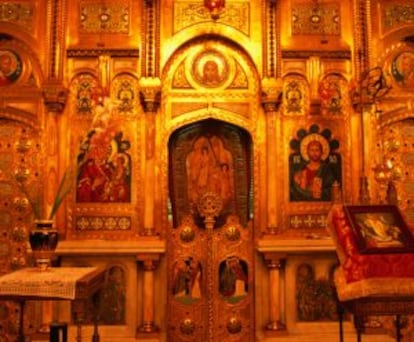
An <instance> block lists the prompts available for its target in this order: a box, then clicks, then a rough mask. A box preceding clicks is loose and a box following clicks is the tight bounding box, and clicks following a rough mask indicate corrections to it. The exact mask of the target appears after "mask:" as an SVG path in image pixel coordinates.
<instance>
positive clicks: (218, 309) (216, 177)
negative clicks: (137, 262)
mask: <svg viewBox="0 0 414 342" xmlns="http://www.w3.org/2000/svg"><path fill="white" fill-rule="evenodd" d="M249 148H250V144H249V139H248V137H247V135H246V134H245V133H244V132H243V131H240V130H238V129H237V128H235V127H234V126H231V125H225V124H223V123H220V124H219V123H218V122H216V121H207V122H202V123H199V124H196V125H193V126H192V127H190V128H186V129H183V130H182V131H181V132H177V133H176V134H175V135H174V136H173V137H172V139H171V142H170V156H171V157H170V172H171V178H170V179H171V188H170V192H171V202H172V208H173V218H174V224H173V228H172V229H171V231H170V232H169V234H168V235H169V236H168V251H167V256H168V298H167V302H168V341H174V342H179V341H197V342H198V341H203V342H204V341H206V342H215V341H221V342H225V341H246V342H250V341H252V340H254V306H253V284H254V283H253V280H254V271H253V243H252V242H253V234H252V228H251V225H250V223H249V220H248V216H249V215H248V208H249V194H250V191H249V186H250V179H249V178H250V176H249V170H250V151H249ZM203 153H205V154H206V155H207V156H206V158H204V157H203ZM203 158H204V159H203ZM224 164H225V165H224ZM205 168H207V170H206V169H205ZM204 172H205V173H206V174H203V173H204ZM226 175H228V176H226ZM190 183H191V184H190Z"/></svg>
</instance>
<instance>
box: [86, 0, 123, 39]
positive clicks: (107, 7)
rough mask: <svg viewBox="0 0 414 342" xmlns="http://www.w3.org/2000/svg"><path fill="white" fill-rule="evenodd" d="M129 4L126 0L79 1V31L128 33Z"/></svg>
mask: <svg viewBox="0 0 414 342" xmlns="http://www.w3.org/2000/svg"><path fill="white" fill-rule="evenodd" d="M129 16H130V4H129V2H128V1H127V0H118V1H116V2H115V1H114V2H113V3H108V2H105V3H96V2H93V3H91V2H87V1H81V2H80V23H79V27H80V29H79V30H80V32H81V33H98V32H105V33H128V32H129V24H130V18H129Z"/></svg>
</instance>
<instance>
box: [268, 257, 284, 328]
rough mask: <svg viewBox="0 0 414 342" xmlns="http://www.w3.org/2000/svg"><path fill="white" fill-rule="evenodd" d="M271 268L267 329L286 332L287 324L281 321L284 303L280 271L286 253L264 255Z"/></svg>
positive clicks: (269, 268)
mask: <svg viewBox="0 0 414 342" xmlns="http://www.w3.org/2000/svg"><path fill="white" fill-rule="evenodd" d="M263 257H264V260H265V262H266V266H267V268H268V270H269V323H268V324H267V326H266V330H267V331H270V332H285V331H286V326H285V325H284V324H283V323H282V322H281V321H282V319H281V315H280V311H281V310H280V309H281V307H282V305H283V300H282V296H281V293H280V282H281V279H280V271H281V269H282V268H283V266H284V261H285V258H286V255H284V254H280V253H265V254H264V255H263Z"/></svg>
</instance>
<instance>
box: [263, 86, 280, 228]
mask: <svg viewBox="0 0 414 342" xmlns="http://www.w3.org/2000/svg"><path fill="white" fill-rule="evenodd" d="M281 101H282V81H281V79H276V78H264V79H263V80H262V106H263V109H264V111H265V113H266V124H267V132H266V133H267V134H266V135H267V147H266V148H267V153H266V155H267V184H268V196H267V206H268V209H267V216H268V222H267V227H268V233H269V234H276V232H277V230H278V228H277V227H278V212H279V210H278V202H277V190H276V189H277V184H276V180H277V177H275V176H274V170H277V169H278V167H277V160H276V156H277V139H276V137H278V136H280V133H281V132H280V120H279V119H278V117H277V111H278V110H279V106H280V103H281Z"/></svg>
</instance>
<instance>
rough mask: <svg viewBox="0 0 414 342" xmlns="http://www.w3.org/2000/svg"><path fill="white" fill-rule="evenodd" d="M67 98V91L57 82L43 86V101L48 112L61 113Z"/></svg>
mask: <svg viewBox="0 0 414 342" xmlns="http://www.w3.org/2000/svg"><path fill="white" fill-rule="evenodd" d="M67 98H68V89H67V88H65V87H64V86H63V85H62V84H60V83H58V82H56V83H55V82H51V83H48V84H45V85H44V86H43V101H44V104H45V106H46V108H47V110H48V111H49V112H54V113H62V112H63V110H64V109H65V105H66V101H67Z"/></svg>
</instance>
